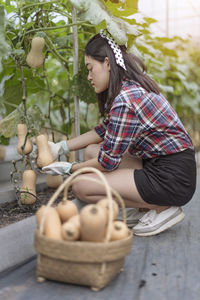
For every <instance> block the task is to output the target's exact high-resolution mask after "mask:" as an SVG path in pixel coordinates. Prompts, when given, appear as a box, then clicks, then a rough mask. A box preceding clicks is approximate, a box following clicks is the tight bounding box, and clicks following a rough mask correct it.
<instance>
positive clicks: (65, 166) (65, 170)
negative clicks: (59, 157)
mask: <svg viewBox="0 0 200 300" xmlns="http://www.w3.org/2000/svg"><path fill="white" fill-rule="evenodd" d="M73 164H74V163H69V162H65V161H58V162H55V163H52V164H50V165H48V166H45V167H43V168H42V171H43V172H45V173H46V174H50V175H66V174H67V175H71V173H70V171H71V168H72V166H73Z"/></svg>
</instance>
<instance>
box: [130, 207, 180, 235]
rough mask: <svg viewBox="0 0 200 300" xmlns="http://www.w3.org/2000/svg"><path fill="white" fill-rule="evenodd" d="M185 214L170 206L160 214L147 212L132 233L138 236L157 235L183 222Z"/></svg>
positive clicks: (178, 208) (151, 211) (153, 211)
mask: <svg viewBox="0 0 200 300" xmlns="http://www.w3.org/2000/svg"><path fill="white" fill-rule="evenodd" d="M184 216H185V214H184V213H183V211H182V209H181V208H180V207H176V206H172V207H170V208H168V209H166V210H164V211H162V212H161V213H156V211H155V210H150V211H148V212H147V213H146V214H145V215H144V216H143V217H142V218H141V219H140V220H139V222H138V224H137V225H136V226H134V227H133V233H134V234H135V235H139V236H151V235H155V234H158V233H160V232H162V231H164V230H166V229H168V228H170V227H172V226H173V225H175V224H177V223H178V222H180V221H181V220H183V218H184Z"/></svg>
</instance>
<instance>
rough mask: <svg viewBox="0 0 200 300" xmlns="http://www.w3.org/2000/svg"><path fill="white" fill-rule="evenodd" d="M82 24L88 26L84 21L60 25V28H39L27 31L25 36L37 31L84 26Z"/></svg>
mask: <svg viewBox="0 0 200 300" xmlns="http://www.w3.org/2000/svg"><path fill="white" fill-rule="evenodd" d="M84 24H85V25H87V26H88V25H89V24H87V23H85V21H80V22H76V23H70V24H66V25H60V26H51V27H41V28H36V29H31V30H29V31H26V32H25V34H29V33H31V32H38V31H48V30H56V29H61V28H67V27H72V26H77V25H84ZM92 26H93V25H92Z"/></svg>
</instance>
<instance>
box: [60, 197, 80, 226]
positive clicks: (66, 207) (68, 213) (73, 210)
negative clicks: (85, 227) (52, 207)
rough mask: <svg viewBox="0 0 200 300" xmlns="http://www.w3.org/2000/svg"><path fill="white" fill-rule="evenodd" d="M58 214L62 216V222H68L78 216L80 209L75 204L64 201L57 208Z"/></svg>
mask: <svg viewBox="0 0 200 300" xmlns="http://www.w3.org/2000/svg"><path fill="white" fill-rule="evenodd" d="M57 212H58V214H59V216H60V219H61V221H62V222H63V223H64V222H67V221H68V220H69V219H70V218H71V217H72V216H75V215H77V214H78V209H77V207H76V204H74V202H72V201H70V200H67V199H63V200H62V201H61V202H60V203H59V204H58V206H57Z"/></svg>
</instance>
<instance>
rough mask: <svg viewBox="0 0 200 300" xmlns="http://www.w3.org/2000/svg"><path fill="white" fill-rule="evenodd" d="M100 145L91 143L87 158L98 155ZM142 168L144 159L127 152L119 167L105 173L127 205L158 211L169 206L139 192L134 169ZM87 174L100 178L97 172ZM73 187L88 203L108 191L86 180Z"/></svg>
mask: <svg viewBox="0 0 200 300" xmlns="http://www.w3.org/2000/svg"><path fill="white" fill-rule="evenodd" d="M99 147H100V146H99V145H95V144H94V145H90V146H89V147H88V148H87V149H86V151H85V159H86V160H87V159H91V158H93V157H94V156H97V155H98V152H99ZM141 168H142V161H141V160H140V159H139V158H136V157H135V158H134V157H132V156H130V155H129V154H128V153H126V154H125V155H124V157H123V159H122V162H121V164H120V166H119V168H118V169H116V170H114V171H112V172H104V175H105V177H106V179H107V181H108V183H109V185H110V186H111V187H112V188H113V189H115V190H116V191H118V193H119V194H120V195H121V197H122V198H123V200H124V202H125V205H126V207H138V208H147V209H155V210H156V211H157V212H161V211H162V210H165V209H166V208H168V207H165V206H157V205H151V204H148V203H147V202H145V201H144V200H143V199H142V198H141V196H140V194H139V193H138V191H137V188H136V185H135V182H134V170H135V169H141ZM80 176H85V175H80ZM87 176H91V177H92V178H97V179H99V178H98V177H97V175H96V174H89V173H87ZM72 189H73V192H74V194H75V195H76V196H77V197H78V198H79V199H81V200H82V201H84V202H86V203H96V202H97V201H99V200H100V199H102V198H103V197H105V196H106V192H105V190H104V189H103V188H102V186H101V185H99V184H98V183H92V182H90V181H86V180H81V181H79V182H76V183H74V184H73V186H72Z"/></svg>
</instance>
